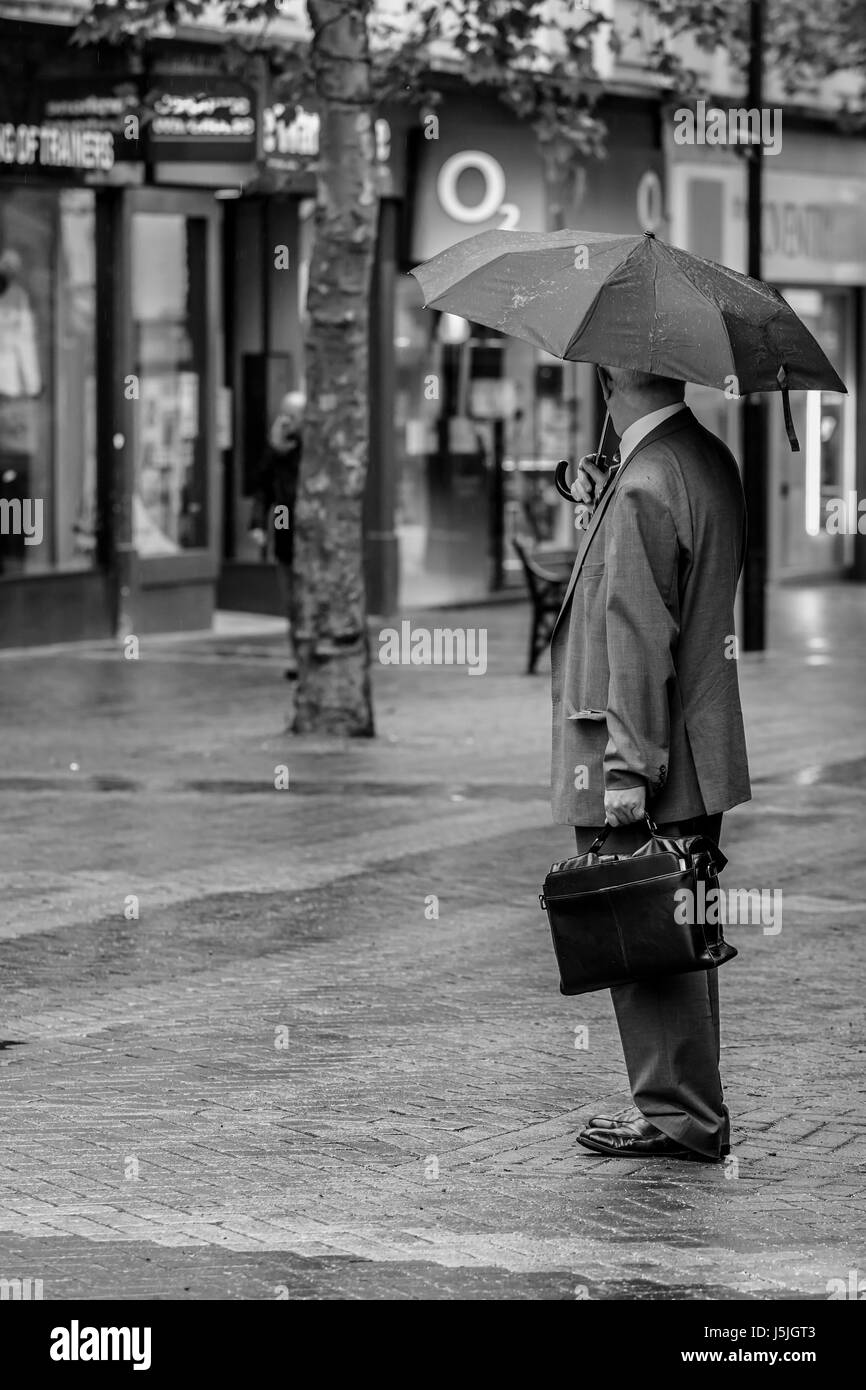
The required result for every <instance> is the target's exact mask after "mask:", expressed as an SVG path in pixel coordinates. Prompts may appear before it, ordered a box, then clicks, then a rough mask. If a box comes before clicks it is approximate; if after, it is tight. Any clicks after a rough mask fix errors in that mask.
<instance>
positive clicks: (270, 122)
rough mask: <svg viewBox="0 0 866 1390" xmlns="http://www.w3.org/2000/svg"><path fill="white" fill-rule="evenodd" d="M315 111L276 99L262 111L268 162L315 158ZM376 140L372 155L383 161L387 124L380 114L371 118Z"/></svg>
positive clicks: (387, 153) (387, 143)
mask: <svg viewBox="0 0 866 1390" xmlns="http://www.w3.org/2000/svg"><path fill="white" fill-rule="evenodd" d="M320 125H321V121H320V119H319V114H318V112H317V111H307V110H306V109H305V108H304V107H303V106H286V105H285V104H284V103H283V102H276V103H274V104H273V105H272V106H266V107H265V108H264V110H263V112H262V151H263V153H264V156H265V159H266V160H267V161H268V162H269V163H278V161H279V158H280V156H287V157H289V158H292V159H297V158H307V159H315V158H316V156H317V155H318V153H319V128H320ZM373 132H374V136H375V140H376V159H377V160H378V161H379V163H380V164H384V163H386V162H387V160H388V159H389V157H390V154H391V126H390V124H389V122H388V121H386V120H385V118H384V116H379V117H378V118H377V119H376V120H375V121H374V122H373Z"/></svg>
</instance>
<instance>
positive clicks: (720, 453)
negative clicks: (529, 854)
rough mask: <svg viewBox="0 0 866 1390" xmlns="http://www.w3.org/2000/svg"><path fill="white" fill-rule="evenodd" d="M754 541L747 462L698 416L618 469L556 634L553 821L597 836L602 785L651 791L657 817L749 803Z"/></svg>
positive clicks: (641, 447) (683, 415) (681, 418)
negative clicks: (749, 611) (741, 659)
mask: <svg viewBox="0 0 866 1390" xmlns="http://www.w3.org/2000/svg"><path fill="white" fill-rule="evenodd" d="M745 533H746V508H745V500H744V497H743V489H742V484H741V482H740V474H739V470H738V468H737V464H736V461H735V460H734V458H733V455H732V454H731V453H730V451H729V450H728V449H727V448H726V447H725V445H724V444H723V443H722V442H721V440H719V439H717V438H716V436H715V435H714V434H711V433H710V432H709V430H706V429H704V428H703V426H702V425H700V424H698V422H697V420H696V419H695V417H694V416H693V415H692V413H691V411H690V410H682V411H680V412H678V413H677V414H676V415H673V416H671V417H670V418H668V419H667V420H664V421H662V423H661V424H660V425H657V426H656V428H655V429H654V430H652V431H651V432H650V434H648V435H647V436H646V438H644V439H643V440H641V442H640V443H639V444H638V445H637V447H636V449H635V450H634V451H633V453H631V454H630V455H629V457H628V458H627V459H626V461H625V463H623V464H622V465H621V467H620V469H619V473H618V475H617V477H616V479H615V480H614V481H613V482H612V483H611V484H610V486H609V487H608V488H607V490H606V491H605V492H604V493H603V495H602V497H601V499H600V501H599V503H598V505H597V506H596V509H595V512H594V514H593V517H592V520H591V521H590V524H589V526H588V528H587V531H586V533H585V535H584V537H583V540H582V543H581V546H580V549H579V551H578V555H577V559H576V562H575V566H574V571H573V573H572V576H571V580H570V582H569V588H568V591H567V593H566V598H565V602H564V604H563V606H562V611H561V612H560V614H559V617H558V618H557V622H556V626H555V628H554V632H553V637H552V646H551V660H552V668H553V686H552V688H553V763H552V789H553V818H554V820H555V821H557V822H560V823H565V824H569V825H596V826H600V825H601V824H602V823H603V822H604V792H605V790H606V789H607V790H615V789H618V788H623V787H629V786H637V785H640V784H641V783H642V782H643V783H644V784H645V785H646V787H647V809H648V811H649V812H650V814H651V815H652V816H653V817H654V818H655V819H656V820H658V821H676V820H682V819H685V818H687V817H691V816H697V815H703V814H707V815H714V814H715V813H716V812H719V811H726V810H728V809H729V808H730V807H731V806H736V805H738V804H739V803H740V802H742V801H748V800H749V797H750V795H751V789H750V786H749V772H748V763H747V758H746V742H745V735H744V731H743V716H742V711H741V709H740V694H739V685H738V680H737V661H736V647H735V642H734V599H735V595H736V590H737V581H738V578H739V575H740V571H741V569H742V565H743V557H744V549H745Z"/></svg>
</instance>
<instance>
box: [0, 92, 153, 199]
mask: <svg viewBox="0 0 866 1390" xmlns="http://www.w3.org/2000/svg"><path fill="white" fill-rule="evenodd" d="M3 97H5V98H6V99H5V100H3V98H0V102H2V105H0V168H2V169H4V170H7V171H12V170H19V171H20V170H27V171H32V170H39V171H40V172H45V173H50V172H57V173H66V174H69V173H77V174H79V175H81V176H83V177H86V176H87V175H88V174H99V175H105V174H108V173H109V172H110V171H111V170H112V169H113V168H114V166H115V165H116V164H118V163H120V162H127V163H128V162H129V161H133V160H137V159H140V158H141V154H140V150H139V133H140V123H139V114H138V109H139V104H138V97H137V95H136V93H135V89H134V87H132V86H131V84H130V83H129V82H128V81H126V80H121V79H117V78H104V79H100V78H98V77H96V78H93V79H81V78H56V79H52V80H51V81H50V82H46V83H45V85H44V88H42V87H40V88H37V89H36V90H34V91H33V92H31V93H30V94H29V95H28V99H27V101H26V102H25V103H23V109H22V107H21V106H19V108H18V109H17V110H14V111H13V110H12V109H11V106H10V105H7V102H8V101H9V98H8V96H7V94H6V93H4V94H3Z"/></svg>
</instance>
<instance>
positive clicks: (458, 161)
mask: <svg viewBox="0 0 866 1390" xmlns="http://www.w3.org/2000/svg"><path fill="white" fill-rule="evenodd" d="M467 169H474V170H477V172H478V173H479V174H480V175H481V179H482V193H481V197H480V199H479V200H478V201H477V202H475V203H471V204H470V203H465V202H464V201H463V199H462V197H461V196H460V193H459V190H458V180H459V178H460V175H461V174H463V173H465V171H466V170H467ZM505 186H506V185H505V170H504V169H503V167H502V165H501V164H500V163H499V160H498V159H494V157H493V155H492V154H488V153H487V152H486V151H485V150H461V151H460V153H459V154H452V155H451V157H450V158H449V159H446V161H445V163H444V164H443V165H442V168H441V169H440V170H439V173H438V175H437V178H436V196H437V197H438V199H439V205H440V207H442V208H443V209H444V211H445V212H446V213H447V214H448V216H449V217H453V218H454V221H455V222H469V223H471V224H474V223H476V222H488V221H489V220H490V218H491V217H498V218H500V222H499V226H500V227H501V228H510V227H516V226H517V224H518V222H519V221H520V208H519V207H518V206H517V204H516V203H507V202H506V201H505Z"/></svg>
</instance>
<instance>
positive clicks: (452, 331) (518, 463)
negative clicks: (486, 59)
mask: <svg viewBox="0 0 866 1390" xmlns="http://www.w3.org/2000/svg"><path fill="white" fill-rule="evenodd" d="M444 110H445V112H446V113H447V118H446V117H443V118H442V120H441V121H440V122H439V125H438V128H436V136H435V138H434V139H430V140H427V139H425V138H424V133H423V128H422V132H421V133H420V134H419V138H418V139H417V142H416V156H417V169H416V186H415V197H414V203H413V208H412V219H411V223H412V233H411V238H410V242H409V246H408V248H407V249H408V254H407V256H406V259H405V263H404V265H403V266H402V267H401V269H402V271H403V273H402V274H400V275H398V277H397V287H396V296H395V299H396V327H395V345H396V409H395V443H394V448H395V455H396V468H397V478H398V502H397V528H396V529H397V534H398V537H399V554H400V598H401V602H402V603H403V604H405V605H414V606H418V605H421V604H426V603H436V604H439V603H441V604H445V603H449V602H453V601H455V600H458V601H467V600H472V599H480V598H483V597H485V596H487V595H488V594H490V593H491V592H496V591H501V590H503V589H507V588H510V587H517V586H520V585H522V583H523V578H522V573H521V562H520V559H519V556H518V551H517V548H516V546H515V544H514V542H518V543H519V544H520V545H521V547H523V548H525V549H526V550H530V551H531V550H532V549H533V548H535V547H537V546H540V545H541V546H543V545H553V546H555V547H572V546H573V545H574V542H575V533H574V527H573V514H572V511H571V509H570V508H568V507H567V506H566V505H565V504H564V503H563V502H562V501H561V500H560V498H559V495H558V493H557V492H556V489H555V487H554V486H553V472H554V469H555V466H556V463H557V462H558V461H559V460H560V459H561V458H571V459H576V458H578V457H580V455H581V454H584V453H586V452H588V451H589V450H590V449H591V448H592V447H593V446H594V443H595V432H596V430H597V425H598V400H597V386H596V378H595V371H594V369H593V367H591V366H589V365H588V364H585V363H569V362H561V361H560V360H559V359H558V358H556V357H554V356H553V355H551V354H550V353H547V352H544V351H542V350H540V349H538V348H535V347H533V346H532V345H530V344H528V343H524V342H521V341H519V340H517V339H515V338H506V337H504V336H502V335H500V334H498V333H497V332H495V331H493V330H490V329H487V328H484V327H482V326H481V325H478V324H473V323H469V322H468V321H467V320H465V319H461V318H459V317H457V316H454V315H450V314H445V315H443V314H439V313H436V312H434V311H431V310H427V309H425V308H424V307H423V302H422V296H421V293H420V290H419V288H418V286H417V283H416V281H415V280H414V278H413V277H411V276H407V275H406V274H405V271H406V270H408V269H409V268H410V266H412V265H415V264H417V263H418V262H420V261H423V260H426V259H428V258H429V257H430V256H433V255H436V254H437V253H438V252H439V251H442V250H444V249H445V247H447V246H450V245H452V244H453V243H454V242H457V241H460V240H462V239H463V238H465V237H468V236H472V235H474V234H475V233H478V232H483V231H487V230H490V229H492V228H496V227H501V228H506V227H507V228H520V229H522V230H526V231H546V230H550V229H551V213H550V205H551V200H550V198H549V195H548V188H547V185H546V182H545V177H544V168H543V162H542V159H541V155H540V152H539V149H538V145H537V142H536V140H535V137H534V135H533V133H532V131H531V129H530V128H529V127H528V126H527V125H526V124H524V123H522V122H520V121H518V120H517V119H516V118H515V117H513V116H512V115H511V114H510V113H509V112H508V111H507V110H506V108H505V107H504V106H503V105H502V104H501V103H500V102H499V101H498V100H497V99H496V98H495V97H494V96H488V97H484V96H482V95H480V94H478V93H474V92H472V93H469V92H459V93H453V94H449V96H448V100H447V103H445V104H444ZM600 115H601V116H602V118H603V119H604V121H605V124H606V126H607V129H608V157H607V158H606V159H604V160H595V159H593V160H587V161H586V163H585V165H583V166H582V167H581V168H580V169H578V170H577V177H576V179H575V183H574V192H573V197H572V202H571V205H570V206H569V207H568V208H567V210H566V225H568V226H571V227H580V228H582V229H586V230H587V231H592V230H602V231H621V232H638V231H641V230H657V229H661V230H662V232H663V231H664V226H663V187H662V153H661V149H660V146H659V142H658V118H657V113H656V109H655V106H654V104H653V103H651V102H638V101H628V100H625V99H622V100H615V99H610V100H608V101H607V102H605V103H603V104H602V105H601V107H600ZM468 131H471V133H472V138H471V142H470V141H469V140H467V137H466V133H467V132H468Z"/></svg>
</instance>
